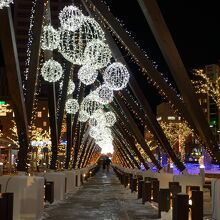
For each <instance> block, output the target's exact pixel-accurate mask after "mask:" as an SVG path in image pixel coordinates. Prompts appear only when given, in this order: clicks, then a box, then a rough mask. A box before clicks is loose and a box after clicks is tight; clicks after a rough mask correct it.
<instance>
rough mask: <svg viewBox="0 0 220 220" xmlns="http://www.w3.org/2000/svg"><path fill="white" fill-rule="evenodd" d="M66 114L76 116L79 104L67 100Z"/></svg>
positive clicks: (73, 100)
mask: <svg viewBox="0 0 220 220" xmlns="http://www.w3.org/2000/svg"><path fill="white" fill-rule="evenodd" d="M65 109H66V112H67V113H68V114H76V113H77V112H78V110H79V103H78V101H77V100H76V99H68V100H67V101H66V105H65Z"/></svg>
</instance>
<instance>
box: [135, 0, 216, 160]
mask: <svg viewBox="0 0 220 220" xmlns="http://www.w3.org/2000/svg"><path fill="white" fill-rule="evenodd" d="M138 3H139V5H140V7H141V9H142V11H143V13H144V16H145V18H146V20H147V22H148V24H149V26H150V28H151V30H152V32H153V34H154V37H155V39H156V41H157V43H158V45H159V47H160V50H161V52H162V54H163V56H164V58H165V60H166V62H167V65H168V67H169V69H170V72H171V74H172V76H173V78H174V80H175V82H176V84H177V86H178V88H179V90H180V92H181V94H182V96H183V100H184V102H185V103H186V107H187V109H188V112H189V113H190V114H191V117H192V120H193V122H194V124H195V126H196V128H197V130H198V131H199V134H200V137H201V138H202V140H203V141H204V142H205V143H206V147H207V149H208V150H209V152H211V154H212V156H213V158H214V159H216V160H217V161H218V162H220V149H219V147H218V145H217V142H216V141H215V139H214V136H213V134H212V132H211V130H210V128H209V124H208V122H207V120H204V118H205V116H204V114H203V112H202V108H201V107H200V105H199V102H198V99H197V97H196V94H195V92H194V88H193V86H192V83H191V82H190V79H189V76H188V73H187V71H186V69H185V67H184V64H183V62H182V59H181V57H180V55H179V53H178V50H177V48H176V46H175V43H174V41H173V39H172V36H171V34H170V32H169V29H168V27H167V25H166V23H165V21H164V18H163V16H162V14H161V11H160V8H159V6H158V4H157V2H156V1H155V0H138Z"/></svg>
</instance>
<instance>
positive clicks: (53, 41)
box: [41, 25, 60, 50]
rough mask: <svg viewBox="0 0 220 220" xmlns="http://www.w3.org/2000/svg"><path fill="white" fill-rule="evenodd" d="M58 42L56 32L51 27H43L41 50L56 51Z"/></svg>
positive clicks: (58, 37)
mask: <svg viewBox="0 0 220 220" xmlns="http://www.w3.org/2000/svg"><path fill="white" fill-rule="evenodd" d="M59 41H60V36H59V33H58V31H56V30H55V29H54V28H53V27H52V26H51V25H47V26H44V27H43V33H42V37H41V48H42V49H43V50H55V49H57V47H58V45H59Z"/></svg>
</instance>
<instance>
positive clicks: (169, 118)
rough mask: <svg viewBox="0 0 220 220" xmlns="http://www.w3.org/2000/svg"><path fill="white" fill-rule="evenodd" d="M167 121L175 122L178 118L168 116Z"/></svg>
mask: <svg viewBox="0 0 220 220" xmlns="http://www.w3.org/2000/svg"><path fill="white" fill-rule="evenodd" d="M167 119H168V120H175V119H176V118H175V117H174V116H168V117H167Z"/></svg>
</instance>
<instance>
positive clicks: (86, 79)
mask: <svg viewBox="0 0 220 220" xmlns="http://www.w3.org/2000/svg"><path fill="white" fill-rule="evenodd" d="M97 76H98V72H97V71H96V69H95V68H94V67H93V66H92V65H90V64H85V65H83V66H82V67H81V68H80V69H79V71H78V79H79V80H80V81H81V82H82V83H83V84H85V85H91V84H92V83H94V82H95V80H96V78H97Z"/></svg>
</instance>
